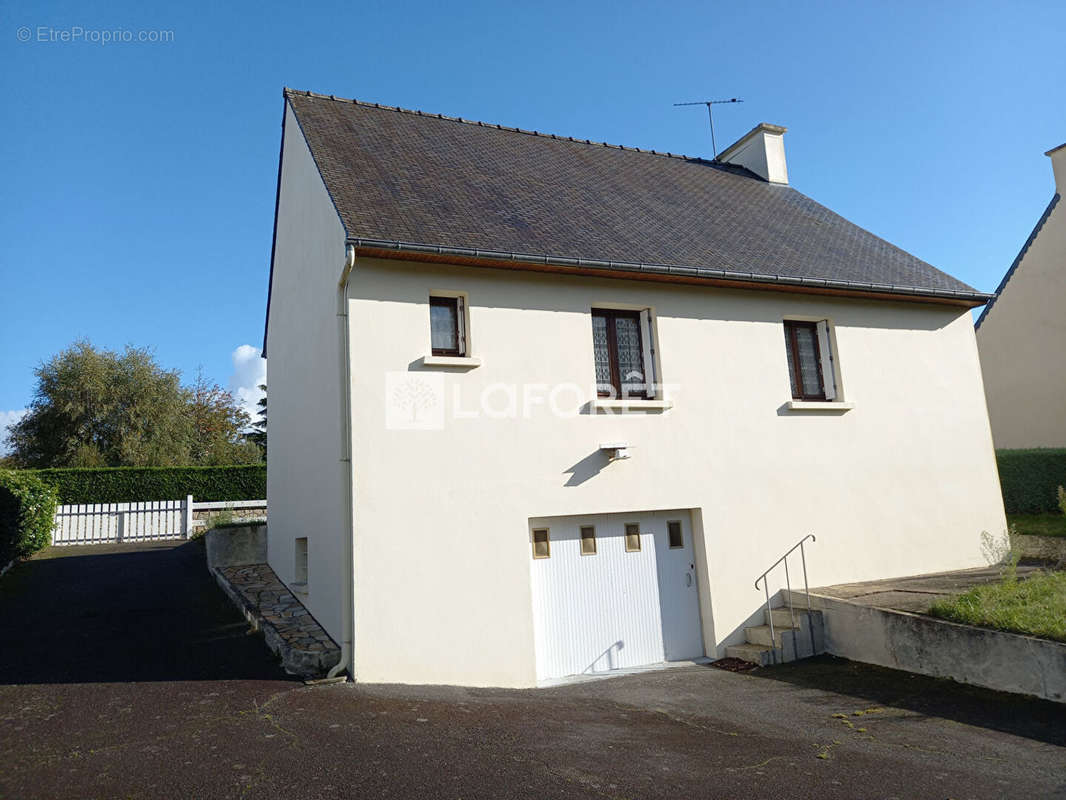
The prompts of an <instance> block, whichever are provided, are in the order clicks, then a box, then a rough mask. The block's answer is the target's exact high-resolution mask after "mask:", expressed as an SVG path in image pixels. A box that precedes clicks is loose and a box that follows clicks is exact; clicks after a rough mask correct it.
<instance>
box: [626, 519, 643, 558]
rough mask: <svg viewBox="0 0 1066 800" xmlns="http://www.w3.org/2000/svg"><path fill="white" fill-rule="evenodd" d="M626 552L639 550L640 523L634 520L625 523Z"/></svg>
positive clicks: (637, 551)
mask: <svg viewBox="0 0 1066 800" xmlns="http://www.w3.org/2000/svg"><path fill="white" fill-rule="evenodd" d="M626 552H627V553H639V552H640V525H638V524H637V523H636V522H627V523H626Z"/></svg>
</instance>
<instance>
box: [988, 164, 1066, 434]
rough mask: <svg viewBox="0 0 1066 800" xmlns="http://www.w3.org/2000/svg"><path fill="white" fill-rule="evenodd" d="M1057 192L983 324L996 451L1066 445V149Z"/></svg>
mask: <svg viewBox="0 0 1066 800" xmlns="http://www.w3.org/2000/svg"><path fill="white" fill-rule="evenodd" d="M1045 155H1047V156H1050V157H1051V164H1052V167H1053V169H1054V173H1055V193H1054V194H1053V195H1052V197H1051V202H1049V203H1048V205H1047V208H1046V209H1045V211H1044V213H1043V215H1042V216H1041V217H1040V219H1039V220H1038V221H1037V223H1036V227H1035V228H1033V232H1032V233H1031V234H1029V238H1028V239H1027V240H1026V242H1025V244H1024V245H1023V246H1022V249H1021V252H1019V253H1018V257H1017V258H1016V259H1014V263H1013V264H1011V266H1010V269H1008V270H1007V274H1006V275H1005V276H1004V278H1003V281H1002V282H1001V283H1000V284H999V288H998V289H996V295H995V298H994V299H993V300H992V301H991V302H989V304H988V305H987V306H985V308H984V311H983V312H982V313H981V316H980V318H979V319H978V320H977V346H978V348H979V350H980V353H981V368H982V369H983V371H984V377H985V397H986V398H987V400H988V416H989V419H990V420H991V422H992V436H993V438H994V439H995V443H996V447H1003V448H1024V447H1066V209H1064V208H1063V207H1062V205H1061V204H1060V200H1061V197H1062V193H1063V191H1066V144H1063V145H1060V146H1059V147H1056V148H1055V149H1054V150H1049V151H1048V152H1047V153H1045Z"/></svg>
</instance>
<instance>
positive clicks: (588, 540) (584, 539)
mask: <svg viewBox="0 0 1066 800" xmlns="http://www.w3.org/2000/svg"><path fill="white" fill-rule="evenodd" d="M581 555H583V556H594V555H596V528H595V526H593V525H582V526H581Z"/></svg>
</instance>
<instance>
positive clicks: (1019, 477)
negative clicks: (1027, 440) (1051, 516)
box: [996, 449, 1066, 514]
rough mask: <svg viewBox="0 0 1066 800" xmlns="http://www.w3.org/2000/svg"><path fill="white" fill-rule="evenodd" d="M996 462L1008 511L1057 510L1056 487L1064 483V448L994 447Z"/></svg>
mask: <svg viewBox="0 0 1066 800" xmlns="http://www.w3.org/2000/svg"><path fill="white" fill-rule="evenodd" d="M996 462H997V463H998V465H999V482H1000V486H1001V487H1002V488H1003V505H1004V507H1005V508H1006V510H1007V513H1008V514H1043V513H1048V512H1052V513H1054V512H1057V511H1059V503H1058V493H1057V490H1058V487H1059V486H1062V485H1064V484H1066V449H1039V450H997V451H996Z"/></svg>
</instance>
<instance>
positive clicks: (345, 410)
mask: <svg viewBox="0 0 1066 800" xmlns="http://www.w3.org/2000/svg"><path fill="white" fill-rule="evenodd" d="M354 267H355V247H353V246H352V245H348V246H347V247H346V248H345V252H344V271H343V272H342V273H341V279H340V284H339V286H338V292H339V294H338V307H337V317H338V322H340V324H339V325H338V328H339V330H340V337H341V347H340V352H341V360H342V361H343V364H342V366H341V374H342V375H343V376H344V384H343V386H342V387H341V394H342V395H343V398H344V399H343V401H342V402H341V404H340V405H341V414H342V415H343V419H342V420H341V430H342V431H344V452H343V453H342V454H341V461H343V462H344V463H345V464H347V469H346V470H345V478H346V480H345V487H344V500H345V522H346V526H345V527H346V528H347V530H345V532H344V534H345V535H344V563H345V565H346V567H345V569H344V570H343V572H344V607H343V608H342V609H341V620H342V622H341V626H342V628H343V629H344V640H343V641H342V642H341V658H340V661H338V662H337V664H336V666H334V667H333V669H331V670H330V671H329V672H328V673H327V675H326V677H327V678H335V677H337V675H339V674H340V673H342V672H343V671H344V670H345V669H347V670H348V674H349V675H350V676H351V677H352V680H355V644H354V643H355V541H354V537H355V502H354V500H353V498H352V451H353V442H352V359H351V339H350V338H349V324H348V279H349V277H350V276H351V274H352V269H353V268H354Z"/></svg>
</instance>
